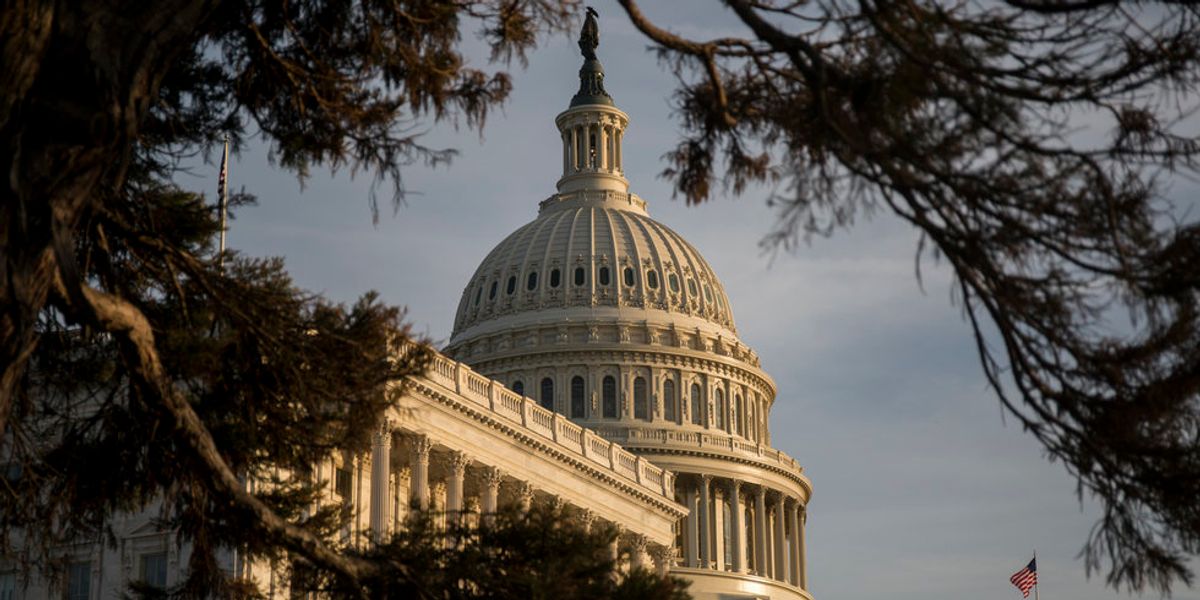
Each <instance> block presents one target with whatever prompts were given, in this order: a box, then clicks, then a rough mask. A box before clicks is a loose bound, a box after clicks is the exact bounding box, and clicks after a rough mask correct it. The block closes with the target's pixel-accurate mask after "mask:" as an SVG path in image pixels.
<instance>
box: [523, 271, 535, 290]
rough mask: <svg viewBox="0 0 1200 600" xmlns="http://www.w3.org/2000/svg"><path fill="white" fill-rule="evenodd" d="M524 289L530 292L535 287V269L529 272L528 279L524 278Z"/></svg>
mask: <svg viewBox="0 0 1200 600" xmlns="http://www.w3.org/2000/svg"><path fill="white" fill-rule="evenodd" d="M525 289H527V290H529V291H531V292H532V291H533V290H535V289H537V271H530V272H529V279H527V280H525Z"/></svg>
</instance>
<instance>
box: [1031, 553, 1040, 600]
mask: <svg viewBox="0 0 1200 600" xmlns="http://www.w3.org/2000/svg"><path fill="white" fill-rule="evenodd" d="M1033 564H1034V566H1037V549H1036V548H1034V550H1033ZM1038 570H1041V569H1040V567H1039V569H1038ZM1035 573H1036V571H1035ZM1040 579H1041V577H1038V578H1037V579H1034V580H1033V600H1042V599H1041V597H1040V596H1038V581H1039V580H1040Z"/></svg>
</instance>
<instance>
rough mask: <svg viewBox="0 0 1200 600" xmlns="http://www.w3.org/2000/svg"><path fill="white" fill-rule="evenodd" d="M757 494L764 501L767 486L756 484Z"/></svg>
mask: <svg viewBox="0 0 1200 600" xmlns="http://www.w3.org/2000/svg"><path fill="white" fill-rule="evenodd" d="M757 495H758V497H759V498H762V499H763V500H764V501H765V500H766V499H767V486H765V485H763V484H761V483H760V484H758V494H757Z"/></svg>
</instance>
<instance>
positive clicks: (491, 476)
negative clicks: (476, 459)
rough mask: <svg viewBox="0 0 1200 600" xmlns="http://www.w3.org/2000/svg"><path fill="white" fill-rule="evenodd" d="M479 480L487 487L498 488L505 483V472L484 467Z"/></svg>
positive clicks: (495, 468)
mask: <svg viewBox="0 0 1200 600" xmlns="http://www.w3.org/2000/svg"><path fill="white" fill-rule="evenodd" d="M479 478H480V480H481V481H482V482H483V485H485V486H487V487H497V486H499V485H500V483H501V482H503V481H504V472H503V471H501V470H500V469H499V468H497V467H492V466H488V467H484V468H483V469H482V470H481V471H480V472H479Z"/></svg>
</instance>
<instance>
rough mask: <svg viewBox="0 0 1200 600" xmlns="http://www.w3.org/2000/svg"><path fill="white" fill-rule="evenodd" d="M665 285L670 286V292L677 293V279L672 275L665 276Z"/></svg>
mask: <svg viewBox="0 0 1200 600" xmlns="http://www.w3.org/2000/svg"><path fill="white" fill-rule="evenodd" d="M667 285H669V286H671V291H672V292H675V293H676V294H678V293H679V278H678V277H676V276H675V274H674V273H671V274H670V275H667Z"/></svg>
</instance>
